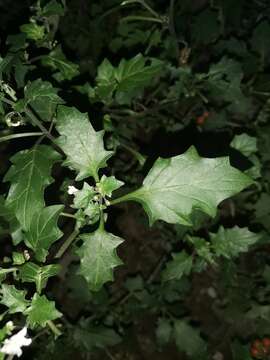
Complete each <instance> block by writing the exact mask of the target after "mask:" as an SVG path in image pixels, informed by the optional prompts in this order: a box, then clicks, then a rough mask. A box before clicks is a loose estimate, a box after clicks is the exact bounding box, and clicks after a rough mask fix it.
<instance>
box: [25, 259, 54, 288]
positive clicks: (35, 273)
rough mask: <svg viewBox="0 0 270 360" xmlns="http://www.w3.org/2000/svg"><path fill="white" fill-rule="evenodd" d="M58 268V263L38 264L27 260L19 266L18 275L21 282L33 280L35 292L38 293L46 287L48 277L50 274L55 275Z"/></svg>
mask: <svg viewBox="0 0 270 360" xmlns="http://www.w3.org/2000/svg"><path fill="white" fill-rule="evenodd" d="M60 268H61V267H60V265H58V264H51V265H45V266H38V265H37V264H34V263H32V262H28V263H26V264H24V265H22V266H21V267H20V268H19V277H20V279H21V280H22V281H23V282H34V283H35V284H36V288H37V292H38V293H40V292H41V290H42V289H43V288H45V287H46V285H47V281H48V279H49V278H50V277H51V276H55V275H57V274H58V273H59V271H60Z"/></svg>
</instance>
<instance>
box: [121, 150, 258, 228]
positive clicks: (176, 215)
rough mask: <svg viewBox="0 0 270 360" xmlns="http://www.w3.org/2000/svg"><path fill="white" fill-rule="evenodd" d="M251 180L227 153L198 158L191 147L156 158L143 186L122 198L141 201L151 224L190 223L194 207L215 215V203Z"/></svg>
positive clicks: (243, 186) (239, 189)
mask: <svg viewBox="0 0 270 360" xmlns="http://www.w3.org/2000/svg"><path fill="white" fill-rule="evenodd" d="M250 184H252V180H251V179H250V178H249V177H247V176H246V175H245V174H243V173H241V172H240V171H239V170H237V169H235V168H233V167H232V166H231V165H230V163H229V159H228V158H227V157H223V158H216V159H206V158H201V157H200V156H199V155H198V153H197V151H196V150H195V148H194V147H191V148H189V150H188V151H187V152H185V153H184V154H182V155H178V156H175V157H172V158H169V159H163V158H159V159H158V160H157V161H156V162H155V163H154V166H153V167H152V169H151V170H150V172H149V173H148V175H147V176H146V178H145V180H144V182H143V186H142V187H141V188H140V189H138V190H136V191H134V192H132V193H130V194H127V195H126V196H125V197H124V198H123V200H135V201H138V202H140V203H141V204H142V205H143V207H144V209H145V211H146V212H147V214H148V216H149V220H150V224H153V222H154V221H156V220H158V219H160V220H164V221H166V222H168V223H172V224H174V223H180V224H183V225H191V220H190V216H191V213H192V210H193V209H197V210H198V209H199V210H201V211H202V212H204V213H206V214H208V215H210V216H212V217H213V216H215V215H216V212H217V205H218V204H219V203H220V202H221V201H222V200H224V199H226V198H228V197H230V196H232V195H234V194H236V193H238V192H239V191H241V190H243V189H244V188H245V187H247V186H249V185H250Z"/></svg>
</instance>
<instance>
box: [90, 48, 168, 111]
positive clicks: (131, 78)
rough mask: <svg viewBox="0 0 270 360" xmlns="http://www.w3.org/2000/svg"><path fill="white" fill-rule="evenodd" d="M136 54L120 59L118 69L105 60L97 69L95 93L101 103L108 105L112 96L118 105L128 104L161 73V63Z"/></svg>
mask: <svg viewBox="0 0 270 360" xmlns="http://www.w3.org/2000/svg"><path fill="white" fill-rule="evenodd" d="M146 60H147V59H146V58H145V57H144V56H143V55H142V54H138V55H136V56H135V57H133V58H132V59H129V60H125V59H122V60H121V62H120V63H119V65H118V67H113V65H112V64H111V63H110V62H109V61H108V60H107V59H105V60H104V61H103V62H102V64H101V65H100V66H99V68H98V74H97V79H96V80H97V87H96V93H97V95H98V96H99V97H100V98H101V100H102V101H104V102H107V103H110V102H111V101H112V98H113V95H115V99H116V101H117V102H118V103H119V104H130V102H131V101H132V100H133V98H135V97H137V96H138V95H140V94H141V93H142V92H143V90H144V88H145V87H146V86H149V85H151V83H152V82H153V79H154V78H155V77H156V76H157V75H159V74H160V73H161V69H162V67H163V63H162V62H161V61H159V60H157V59H151V63H150V64H147V63H146Z"/></svg>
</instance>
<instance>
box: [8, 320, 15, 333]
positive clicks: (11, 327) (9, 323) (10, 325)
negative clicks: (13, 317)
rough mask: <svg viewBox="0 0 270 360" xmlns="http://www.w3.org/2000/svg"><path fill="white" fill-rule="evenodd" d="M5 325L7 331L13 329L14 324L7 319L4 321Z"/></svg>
mask: <svg viewBox="0 0 270 360" xmlns="http://www.w3.org/2000/svg"><path fill="white" fill-rule="evenodd" d="M6 327H7V329H8V330H9V331H12V330H13V329H14V324H13V321H8V322H7V323H6Z"/></svg>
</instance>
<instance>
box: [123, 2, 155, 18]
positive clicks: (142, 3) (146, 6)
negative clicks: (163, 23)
mask: <svg viewBox="0 0 270 360" xmlns="http://www.w3.org/2000/svg"><path fill="white" fill-rule="evenodd" d="M136 3H137V4H141V5H142V6H143V7H144V8H145V9H146V10H148V11H149V12H150V13H151V14H152V15H154V17H156V18H159V17H160V16H159V14H158V13H157V12H156V11H155V10H154V9H152V8H151V7H150V6H149V5H148V4H146V2H145V1H144V0H127V1H123V2H122V4H121V5H122V6H125V5H130V4H136Z"/></svg>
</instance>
